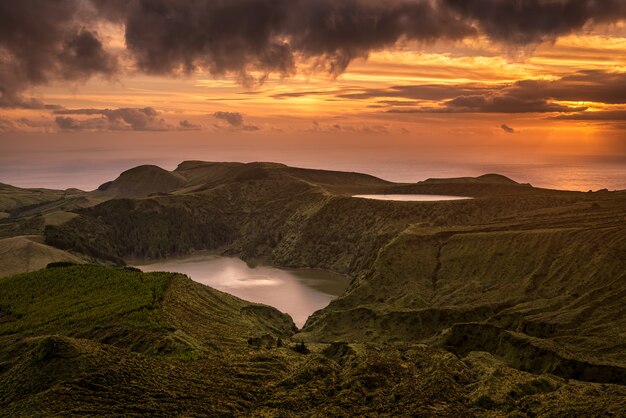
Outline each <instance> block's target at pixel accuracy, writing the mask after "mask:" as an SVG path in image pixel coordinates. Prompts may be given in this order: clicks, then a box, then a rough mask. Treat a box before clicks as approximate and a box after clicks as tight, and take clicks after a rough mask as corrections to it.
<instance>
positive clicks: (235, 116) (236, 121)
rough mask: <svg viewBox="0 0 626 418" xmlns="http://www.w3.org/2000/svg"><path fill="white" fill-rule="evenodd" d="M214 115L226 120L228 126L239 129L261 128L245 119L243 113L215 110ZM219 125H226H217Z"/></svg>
mask: <svg viewBox="0 0 626 418" xmlns="http://www.w3.org/2000/svg"><path fill="white" fill-rule="evenodd" d="M213 117H214V118H216V119H219V120H222V121H224V122H226V127H229V128H231V129H238V130H242V131H258V130H259V129H260V128H259V127H258V126H256V125H252V124H247V123H245V122H244V120H243V115H242V114H241V113H239V112H222V111H219V112H215V113H213ZM216 126H217V127H224V126H219V125H216Z"/></svg>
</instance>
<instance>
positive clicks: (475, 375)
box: [0, 265, 626, 417]
mask: <svg viewBox="0 0 626 418" xmlns="http://www.w3.org/2000/svg"><path fill="white" fill-rule="evenodd" d="M0 286H1V288H2V289H3V292H2V293H0V312H2V313H1V314H0V416H12V417H13V416H29V417H30V416H51V415H55V416H68V415H103V414H106V415H116V414H123V415H129V414H149V415H157V416H171V415H175V416H176V415H177V416H180V415H187V416H194V415H222V416H233V415H237V416H310V415H316V416H330V415H334V416H348V415H355V414H370V415H371V414H379V413H386V414H392V415H398V414H413V415H443V416H451V415H456V416H490V415H491V414H493V413H496V414H497V413H500V414H501V413H503V412H504V411H508V412H516V411H517V412H518V413H521V412H527V413H542V412H543V413H545V412H548V411H550V413H552V414H553V415H559V414H560V415H563V416H566V415H567V414H571V413H572V412H576V413H579V414H580V413H588V414H606V413H619V411H621V410H623V408H624V407H626V405H625V403H624V399H626V398H625V397H624V395H626V389H624V388H623V387H620V386H615V385H594V384H588V383H580V382H576V381H569V382H568V381H565V380H563V379H559V378H556V377H554V376H544V377H537V376H535V375H532V374H528V373H524V372H520V371H516V370H514V369H510V368H509V367H508V366H506V365H505V364H504V363H501V362H498V361H496V360H494V359H493V358H492V357H489V356H484V355H482V356H481V355H477V354H475V353H473V354H471V355H470V356H468V357H467V358H466V359H465V360H461V359H459V358H457V357H456V356H454V355H452V354H450V353H447V352H445V351H441V350H437V349H430V348H427V347H425V346H420V345H398V346H379V345H368V344H350V345H348V344H334V345H316V344H312V345H310V346H309V347H310V348H311V349H312V350H313V352H312V353H311V354H309V355H303V354H298V353H296V352H294V351H292V350H290V349H289V348H288V347H287V346H285V347H282V348H277V347H273V348H254V347H253V346H251V345H249V344H248V343H247V342H246V340H247V338H249V337H254V336H262V335H265V334H270V335H273V338H272V339H271V340H266V341H272V342H273V341H275V338H276V337H279V336H282V338H283V340H284V341H285V344H287V345H289V344H290V343H289V342H288V340H287V338H288V336H289V334H290V333H291V330H292V326H293V324H292V323H291V321H290V320H288V318H286V317H285V316H283V315H281V314H279V313H278V312H277V311H276V310H274V309H273V308H269V307H264V306H260V305H254V304H249V303H247V302H243V301H241V300H239V299H237V298H234V297H232V296H229V295H226V294H224V293H221V292H218V291H215V290H212V289H210V288H207V287H205V286H202V285H199V284H196V283H193V282H191V281H190V280H189V279H187V278H185V277H184V276H181V275H176V274H171V273H150V274H142V273H139V272H136V271H131V270H127V269H119V268H118V269H115V268H105V267H100V266H93V265H83V266H75V267H67V268H54V269H46V270H41V271H38V272H34V273H28V274H22V275H17V276H12V277H7V278H3V279H0ZM35 299H36V300H37V302H36V303H33V300H35ZM268 347H269V346H268Z"/></svg>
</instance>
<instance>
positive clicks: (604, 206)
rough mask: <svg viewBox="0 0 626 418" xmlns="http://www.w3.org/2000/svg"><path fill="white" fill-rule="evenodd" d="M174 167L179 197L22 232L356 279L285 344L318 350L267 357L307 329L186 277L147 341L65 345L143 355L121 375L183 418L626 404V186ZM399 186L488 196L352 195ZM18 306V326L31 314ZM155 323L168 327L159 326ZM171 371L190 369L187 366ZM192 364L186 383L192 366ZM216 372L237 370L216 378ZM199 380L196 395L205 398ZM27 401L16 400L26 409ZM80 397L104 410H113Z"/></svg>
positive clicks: (87, 213)
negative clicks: (411, 198) (585, 187)
mask: <svg viewBox="0 0 626 418" xmlns="http://www.w3.org/2000/svg"><path fill="white" fill-rule="evenodd" d="M150 170H152V169H150ZM150 170H148V171H150ZM139 171H140V172H142V173H144V169H141V170H139ZM152 171H155V170H152ZM152 171H150V172H152ZM145 172H147V171H145ZM131 173H132V171H131ZM155 173H156V174H155V177H154V178H155V179H156V178H161V177H162V176H164V177H167V178H172V179H174V178H175V179H177V180H176V185H175V187H176V188H175V189H172V188H171V187H168V190H169V191H161V192H157V193H154V192H150V193H147V192H148V191H149V189H150V187H152V186H150V185H151V184H153V183H152V180H151V179H150V176H151V175H150V174H149V173H148V174H147V175H146V177H145V178H143V177H142V178H143V179H142V180H141V181H140V182H138V184H142V185H143V186H141V187H139V189H141V190H143V192H142V194H141V197H139V198H133V199H127V198H125V199H117V198H116V199H109V200H108V201H105V202H102V203H100V204H98V205H95V206H92V207H88V208H80V209H78V208H77V209H74V210H72V213H74V214H75V215H76V216H72V215H70V216H68V215H65V214H64V215H62V216H57V215H55V216H52V215H50V214H47V215H46V214H39V215H33V216H30V217H24V218H20V219H19V223H17V224H16V223H11V224H10V225H13V226H11V228H14V229H11V228H9V227H6V228H5V229H4V231H5V232H4V233H5V234H10V233H12V231H13V232H15V231H18V230H24V229H26V228H32V229H35V230H39V231H45V240H46V244H47V245H51V246H54V247H56V248H59V249H62V250H64V251H69V252H72V253H75V254H82V255H84V256H87V257H93V258H94V259H99V260H108V261H109V262H114V263H119V264H123V260H124V259H126V258H153V259H158V258H166V257H171V256H176V255H185V254H189V253H192V252H194V251H198V250H213V251H216V252H219V253H223V254H227V255H236V256H239V257H242V258H244V259H256V258H263V259H265V260H268V261H270V262H272V263H273V264H275V265H277V266H289V267H317V268H325V269H331V270H334V271H336V272H339V273H344V274H348V275H350V276H351V277H352V283H351V285H350V287H349V289H348V291H347V292H346V294H344V295H343V296H342V297H340V298H338V299H336V300H335V301H333V302H332V303H331V304H330V305H329V306H328V307H327V308H325V309H323V310H321V311H318V312H317V313H315V314H314V315H313V316H312V317H311V318H310V319H309V321H308V322H307V324H306V326H305V327H304V329H303V330H301V331H300V332H299V333H298V334H296V335H295V336H294V337H292V340H291V341H287V339H286V337H285V345H286V346H289V345H293V344H294V343H295V341H300V340H303V341H306V342H307V344H308V346H309V347H310V349H311V350H312V353H311V354H309V355H302V354H298V353H295V352H294V351H292V350H290V349H289V348H287V347H281V348H275V347H274V348H264V347H268V346H273V345H274V340H273V338H275V337H276V336H278V335H283V336H287V335H289V334H290V332H291V331H290V326H289V325H288V323H290V322H289V321H288V320H286V319H285V318H284V317H282V316H280V315H279V314H278V313H277V312H276V311H275V310H272V309H270V308H264V307H258V306H257V305H250V307H245V306H241V305H237V303H245V302H241V301H239V302H237V303H235V302H232V303H230V302H228V303H227V302H225V301H226V300H227V299H228V297H227V296H226V295H223V294H219V293H213V292H212V291H209V290H206V289H207V288H204V287H202V286H200V285H196V284H194V283H192V282H190V281H189V280H182V279H181V278H180V276H173V277H175V278H176V277H177V279H172V280H171V281H170V282H168V283H169V284H168V286H167V288H166V289H167V290H166V291H165V292H164V294H163V297H162V298H161V299H160V302H158V303H157V305H158V308H151V310H150V309H147V308H146V309H147V310H146V309H144V308H141V309H140V310H141V312H142V315H143V314H144V311H146V312H151V313H150V315H153V316H154V318H157V319H158V321H157V322H154V320H153V319H150V318H153V316H151V317H150V318H148V317H142V319H141V321H139V322H137V323H133V324H131V325H128V326H126V328H124V327H122V329H123V330H126V331H128V330H131V331H129V332H130V334H131V335H134V336H136V338H137V339H136V338H135V337H133V338H130V339H128V340H126V339H124V338H119V339H118V337H119V336H120V335H122V336H124V335H126V334H125V332H126V331H119V332H118V331H110V330H106V331H102V334H99V333H98V332H95V331H94V330H87V331H85V332H86V333H84V334H81V333H76V332H75V331H73V330H70V331H64V332H65V333H62V334H61V335H62V339H61V340H60V341H61V342H60V343H59V344H60V345H61V346H63V347H65V348H63V350H66V349H67V350H69V352H72V353H73V352H79V353H83V352H84V350H91V349H90V348H89V349H88V348H86V347H95V348H94V351H90V352H93V353H98V354H93V357H92V360H93V361H94V362H100V361H102V362H105V363H97V364H108V363H106V361H110V360H111V359H113V358H115V357H120V356H121V357H124V358H127V359H129V360H128V363H127V366H124V367H118V368H117V369H116V370H117V372H116V373H122V374H124V373H130V374H131V375H132V376H136V375H137V374H138V373H140V370H142V368H143V367H144V366H143V365H144V364H152V366H151V370H153V371H154V372H151V373H152V374H150V376H149V379H147V380H142V379H143V378H142V379H139V381H141V382H144V383H141V384H140V387H141V390H143V391H145V392H146V395H145V397H146V399H150V400H151V401H155V399H158V397H159V396H161V395H157V394H158V393H161V392H160V391H161V390H164V391H170V392H171V393H176V394H177V395H176V396H180V397H182V398H184V399H178V398H174V399H169V400H168V402H169V403H168V404H167V405H168V407H170V408H174V409H173V411H177V412H176V413H178V414H183V415H184V414H189V415H193V414H194V413H200V414H201V413H208V412H213V413H215V412H216V411H223V412H224V411H226V412H224V413H226V414H243V415H254V414H257V415H263V414H265V415H269V416H274V415H280V414H281V413H285V414H286V415H289V414H290V413H291V412H293V413H298V412H299V413H302V414H311V411H314V413H313V415H314V414H315V413H317V414H319V415H342V414H343V415H353V414H354V413H355V411H356V413H357V414H359V413H360V414H365V415H367V414H368V413H369V414H375V413H377V412H379V413H382V412H384V411H386V412H388V413H391V414H392V415H393V414H394V412H393V411H395V414H396V415H397V414H402V413H405V412H406V411H410V413H413V414H418V415H419V414H422V415H437V414H438V415H441V416H450V415H456V416H463V415H466V416H471V415H472V414H474V415H478V416H502V415H506V414H514V413H518V412H519V413H520V414H526V415H533V414H539V415H541V414H548V415H549V414H550V413H552V414H553V415H555V416H568V415H572V414H574V415H581V414H582V415H602V414H609V413H614V414H619V413H622V412H624V411H626V409H625V404H624V401H623V395H624V387H625V386H624V385H625V384H626V357H624V350H623V347H626V334H625V333H624V329H626V322H625V320H624V318H625V317H626V311H625V309H626V308H625V306H626V304H625V303H624V301H625V300H626V273H625V272H626V238H625V237H626V194H625V193H623V192H603V193H580V192H563V191H553V190H544V189H537V188H533V187H531V186H529V185H524V184H518V183H516V182H514V181H512V180H510V179H507V178H506V177H503V176H498V175H486V176H481V177H478V178H460V179H432V180H427V181H424V182H421V183H416V184H394V183H388V182H385V181H383V180H380V179H376V178H374V177H371V176H367V175H361V174H357V173H340V172H328V171H323V170H305V169H295V168H290V167H287V166H284V165H282V164H273V163H251V164H240V163H203V162H197V161H189V162H184V163H182V164H181V165H179V167H178V168H177V169H176V170H175V171H174V172H172V173H168V172H166V171H164V170H160V169H159V170H156V171H155ZM121 177H122V176H121ZM181 179H182V180H181ZM144 180H145V181H144ZM179 180H180V181H179ZM146 185H148V186H150V187H147V186H146ZM144 186H146V187H144ZM108 187H111V186H108ZM172 187H174V186H172ZM104 192H106V190H105V191H102V193H104ZM383 192H384V193H429V194H453V195H462V196H473V197H475V199H470V200H463V201H448V202H446V201H442V202H393V201H376V200H367V199H356V198H351V197H350V196H349V195H351V194H356V193H358V194H362V193H383ZM45 216H47V217H48V218H46V217H45ZM57 218H58V219H57ZM13 222H15V220H14V221H13ZM2 225H9V224H1V223H0V226H2ZM14 225H19V228H22V229H19V228H17V227H16V226H14ZM0 231H3V229H2V228H0ZM90 268H94V267H90ZM104 271H105V270H103V272H104ZM111 271H115V272H125V270H120V269H117V270H115V269H114V270H111ZM36 274H39V273H35V275H36ZM103 274H104V273H103ZM107 274H108V273H107ZM124 274H129V275H133V274H136V275H137V277H142V278H144V279H142V282H143V280H146V279H145V277H146V276H144V275H140V274H139V273H133V272H125V273H124ZM16 277H20V276H16ZM168 277H170V276H168ZM13 280H15V279H13ZM95 280H98V281H99V280H101V278H100V276H96V279H95ZM120 289H121V290H120V291H123V292H127V291H128V290H127V289H126V290H124V288H120ZM88 293H90V292H88ZM216 294H219V295H220V296H219V297H217V299H216V297H214V295H216ZM81 296H82V295H81ZM32 297H33V298H34V297H35V296H32ZM58 297H59V298H62V297H63V295H61V294H59V295H58ZM77 298H78V299H79V297H78V296H77ZM216 300H219V301H220V302H219V303H217V302H216ZM233 300H235V299H234V298H233ZM233 303H234V305H233ZM248 305H249V304H248ZM234 306H239V307H238V308H234ZM1 310H2V308H1V305H0V311H1ZM5 311H6V312H5ZM5 311H3V312H4V313H5V315H4V316H3V317H4V318H16V317H17V316H16V315H13V314H11V313H10V312H9V311H10V310H9V309H8V308H6V309H5ZM133 315H134V314H133ZM107 318H109V319H106V320H105V322H107V323H116V322H115V321H114V320H113V319H111V317H107ZM218 318H219V319H218ZM281 318H282V319H281ZM224 321H227V322H224ZM144 323H145V324H156V325H155V328H149V329H147V328H145V327H143V325H142V324H144ZM164 324H165V325H164ZM198 324H201V325H200V326H199V325H198ZM13 326H16V325H15V324H14V325H13ZM101 326H103V327H105V326H104V325H101ZM151 326H152V325H151ZM161 327H162V328H161ZM0 329H1V328H0ZM50 329H52V327H51V328H50ZM44 331H45V327H44V328H42V330H41V331H37V332H44ZM109 331H110V333H109ZM20 332H22V331H20ZM99 332H100V331H99ZM18 334H19V333H18ZM264 334H270V335H273V337H271V338H270V339H267V338H262V337H263V335H264ZM20 335H21V334H20ZM102 335H104V336H105V337H102ZM231 336H232V338H231ZM101 337H102V338H101ZM144 337H145V338H146V339H143V338H144ZM249 337H253V340H251V341H252V343H253V345H252V346H250V345H248V343H247V338H249ZM20 338H21V337H20ZM23 338H27V337H26V336H24V337H23ZM28 338H31V337H28ZM33 338H35V337H33ZM55 338H56V337H55ZM59 338H61V337H59ZM55 341H56V340H55ZM124 341H130V342H133V343H132V344H131V343H129V344H125V343H124ZM136 341H139V342H136ZM55 344H56V343H55ZM91 344H96V345H95V346H93V345H91ZM24 347H26V346H24ZM68 347H69V348H68ZM163 347H165V348H163ZM259 347H261V348H259ZM29 349H32V347H31V348H29ZM151 350H152V351H151ZM251 350H252V351H251ZM258 350H261V351H258ZM264 350H265V351H264ZM216 352H221V353H222V354H220V355H221V356H222V357H221V360H219V361H218V360H217V359H216V357H212V355H213V354H211V353H216ZM260 353H262V354H260ZM137 356H139V357H137ZM231 356H235V357H236V359H235V360H232V359H231ZM259 356H260V357H261V358H263V360H260V359H259ZM209 357H210V359H209ZM218 357H219V356H218ZM8 358H14V357H11V356H9V357H7V359H8ZM72 358H73V357H72ZM85 358H87V357H85ZM131 358H132V360H130V359H131ZM105 359H108V360H105ZM92 360H90V361H92ZM7 361H9V360H7ZM11 361H12V360H11ZM163 361H166V363H167V362H171V361H177V362H178V361H180V362H183V363H184V365H183V363H181V364H177V365H176V372H171V371H168V370H169V369H168V367H169V366H166V365H164V363H162V362H163ZM155 362H156V363H155ZM231 362H232V363H233V364H236V366H234V369H233V368H232V367H231ZM69 363H70V364H74V360H72V361H70V362H69ZM7 364H9V363H7ZM11 364H13V363H11ZM94 364H95V363H94ZM168 364H169V363H168ZM191 364H193V366H191ZM6 367H9V368H10V369H11V370H20V369H15V368H14V366H6ZM6 367H5V369H6ZM85 367H87V366H85ZM89 367H91V366H89ZM94 367H95V366H94ZM97 367H101V366H97ZM102 367H105V366H102ZM116 367H117V366H116ZM181 368H182V369H183V370H184V373H185V374H186V376H187V377H186V378H184V379H183V378H182V377H181V375H178V374H176V373H181ZM6 370H9V369H6ZM208 370H211V372H208ZM390 370H391V371H390ZM172 373H174V374H172ZM201 373H217V375H218V376H219V379H217V381H211V382H207V381H206V377H202V376H201ZM7 376H9V375H7ZM12 376H16V375H12ZM68 376H69V375H68ZM72 376H73V375H72ZM175 376H176V377H175ZM364 376H365V377H364ZM133 378H134V377H133ZM174 378H175V379H182V380H181V381H176V382H171V379H174ZM68 379H69V377H68ZM128 379H130V377H128ZM150 381H152V382H150ZM155 382H156V383H155ZM251 382H254V384H253V383H251ZM415 382H423V384H421V383H420V384H415ZM441 382H444V383H441ZM90 384H91V383H90ZM107 385H108V383H107ZM116 385H117V386H116ZM203 385H209V386H210V387H211V388H212V389H211V390H214V391H216V393H220V394H223V396H222V397H221V398H220V399H219V400H217V399H216V400H215V405H214V406H212V407H211V408H213V407H215V408H216V409H210V408H209V407H208V406H203V407H202V408H205V407H206V408H209V409H201V407H200V406H197V405H195V403H194V402H193V401H190V400H189V399H196V396H200V393H201V392H203V390H202V387H203ZM211 385H214V386H211ZM215 385H218V386H215ZM255 385H256V386H255ZM105 386H106V385H105ZM107 387H108V386H107ZM112 387H115V388H118V389H119V388H122V387H124V386H123V385H122V384H121V383H120V384H114V385H113V386H112ZM183 387H186V388H187V390H189V391H191V392H192V395H189V398H185V397H184V396H183V395H182V394H181V391H183V389H182V388H183ZM164 388H165V389H164ZM231 389H232V390H231ZM107 390H109V389H107ZM119 390H121V389H119ZM236 390H240V392H239V393H235V392H234V391H236ZM68 393H74V389H68ZM167 393H169V392H167ZM242 393H245V394H246V395H245V396H242ZM11 396H13V395H11ZM90 396H91V395H90ZM111 396H112V395H111ZM137 396H138V395H137ZM11 399H13V400H12V401H11V405H13V406H12V408H17V406H16V405H21V404H20V403H19V402H21V401H16V400H15V399H17V398H11ZM24 399H25V400H24V401H23V402H24V405H26V404H28V405H35V404H36V401H35V400H34V399H35V398H34V397H33V396H31V395H28V396H26V397H25V398H24ZM90 399H91V398H90ZM103 399H105V398H103ZM106 399H108V398H106ZM128 399H135V400H136V399H139V398H137V397H136V395H134V394H129V398H128ZM574 399H575V400H574ZM108 401H110V399H108V400H107V402H108ZM66 402H67V404H68V405H70V404H72V402H70V401H69V400H67V401H66ZM80 402H83V403H80ZM80 402H79V403H77V405H78V404H80V405H82V406H81V407H87V406H86V405H90V404H91V403H94V402H95V403H96V404H97V405H99V406H98V407H97V408H102V405H103V403H104V402H105V400H102V401H96V400H93V399H91V400H83V401H80ZM124 402H126V401H124ZM155 402H157V403H158V401H155ZM72 405H73V404H72ZM125 405H128V403H126V404H125ZM155 408H156V406H155ZM199 408H200V409H199ZM220 408H222V409H220ZM394 408H395V409H394ZM13 410H15V409H13ZM96 410H98V411H102V410H103V409H96ZM157 410H158V409H153V410H150V411H151V412H152V413H155V411H157ZM287 411H289V412H287ZM389 411H391V412H389Z"/></svg>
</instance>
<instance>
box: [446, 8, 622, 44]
mask: <svg viewBox="0 0 626 418" xmlns="http://www.w3.org/2000/svg"><path fill="white" fill-rule="evenodd" d="M440 3H441V4H442V5H445V6H446V7H447V8H449V9H450V10H452V11H455V12H457V13H458V14H459V15H460V16H463V18H465V19H467V20H468V21H469V22H472V23H474V24H475V25H476V26H477V27H479V28H480V30H481V32H482V33H484V34H486V35H487V36H489V37H490V38H491V39H493V40H496V41H501V42H504V43H507V44H512V45H528V44H533V43H538V42H545V41H551V40H554V39H556V38H557V37H559V36H562V35H567V34H570V33H572V32H575V31H577V30H580V29H582V28H583V27H584V26H585V25H587V24H589V23H609V22H617V21H619V20H622V19H624V18H626V2H624V1H623V0H441V1H440Z"/></svg>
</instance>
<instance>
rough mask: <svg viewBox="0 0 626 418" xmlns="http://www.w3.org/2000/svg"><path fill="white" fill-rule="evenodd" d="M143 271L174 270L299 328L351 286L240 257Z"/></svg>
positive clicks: (329, 276)
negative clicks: (280, 315) (288, 318)
mask: <svg viewBox="0 0 626 418" xmlns="http://www.w3.org/2000/svg"><path fill="white" fill-rule="evenodd" d="M137 267H138V268H140V269H141V270H143V271H147V272H149V271H173V272H179V273H183V274H186V275H187V276H189V277H191V278H192V279H193V280H194V281H196V282H198V283H202V284H205V285H207V286H211V287H213V288H215V289H218V290H221V291H223V292H227V293H230V294H232V295H235V296H237V297H239V298H241V299H245V300H249V301H251V302H257V303H264V304H266V305H270V306H274V307H275V308H277V309H279V310H280V311H282V312H286V313H288V314H289V315H291V317H292V318H293V320H294V322H295V323H296V325H297V326H298V327H302V326H303V325H304V323H305V322H306V319H307V318H308V317H309V316H310V315H311V314H312V313H313V312H315V311H317V310H318V309H321V308H323V307H325V306H327V305H328V304H329V303H330V301H331V300H333V299H335V298H336V297H337V296H339V295H341V294H342V293H343V292H344V291H345V290H346V288H347V287H348V279H347V278H346V277H344V276H341V275H339V274H336V273H332V272H328V271H324V270H314V269H306V270H283V269H278V268H275V267H270V266H258V267H254V268H252V267H249V266H248V265H247V264H246V263H245V262H244V261H242V260H240V259H238V258H230V257H218V256H213V255H208V256H207V255H203V256H192V257H187V258H181V259H171V260H166V261H161V262H157V263H151V264H146V265H137Z"/></svg>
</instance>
